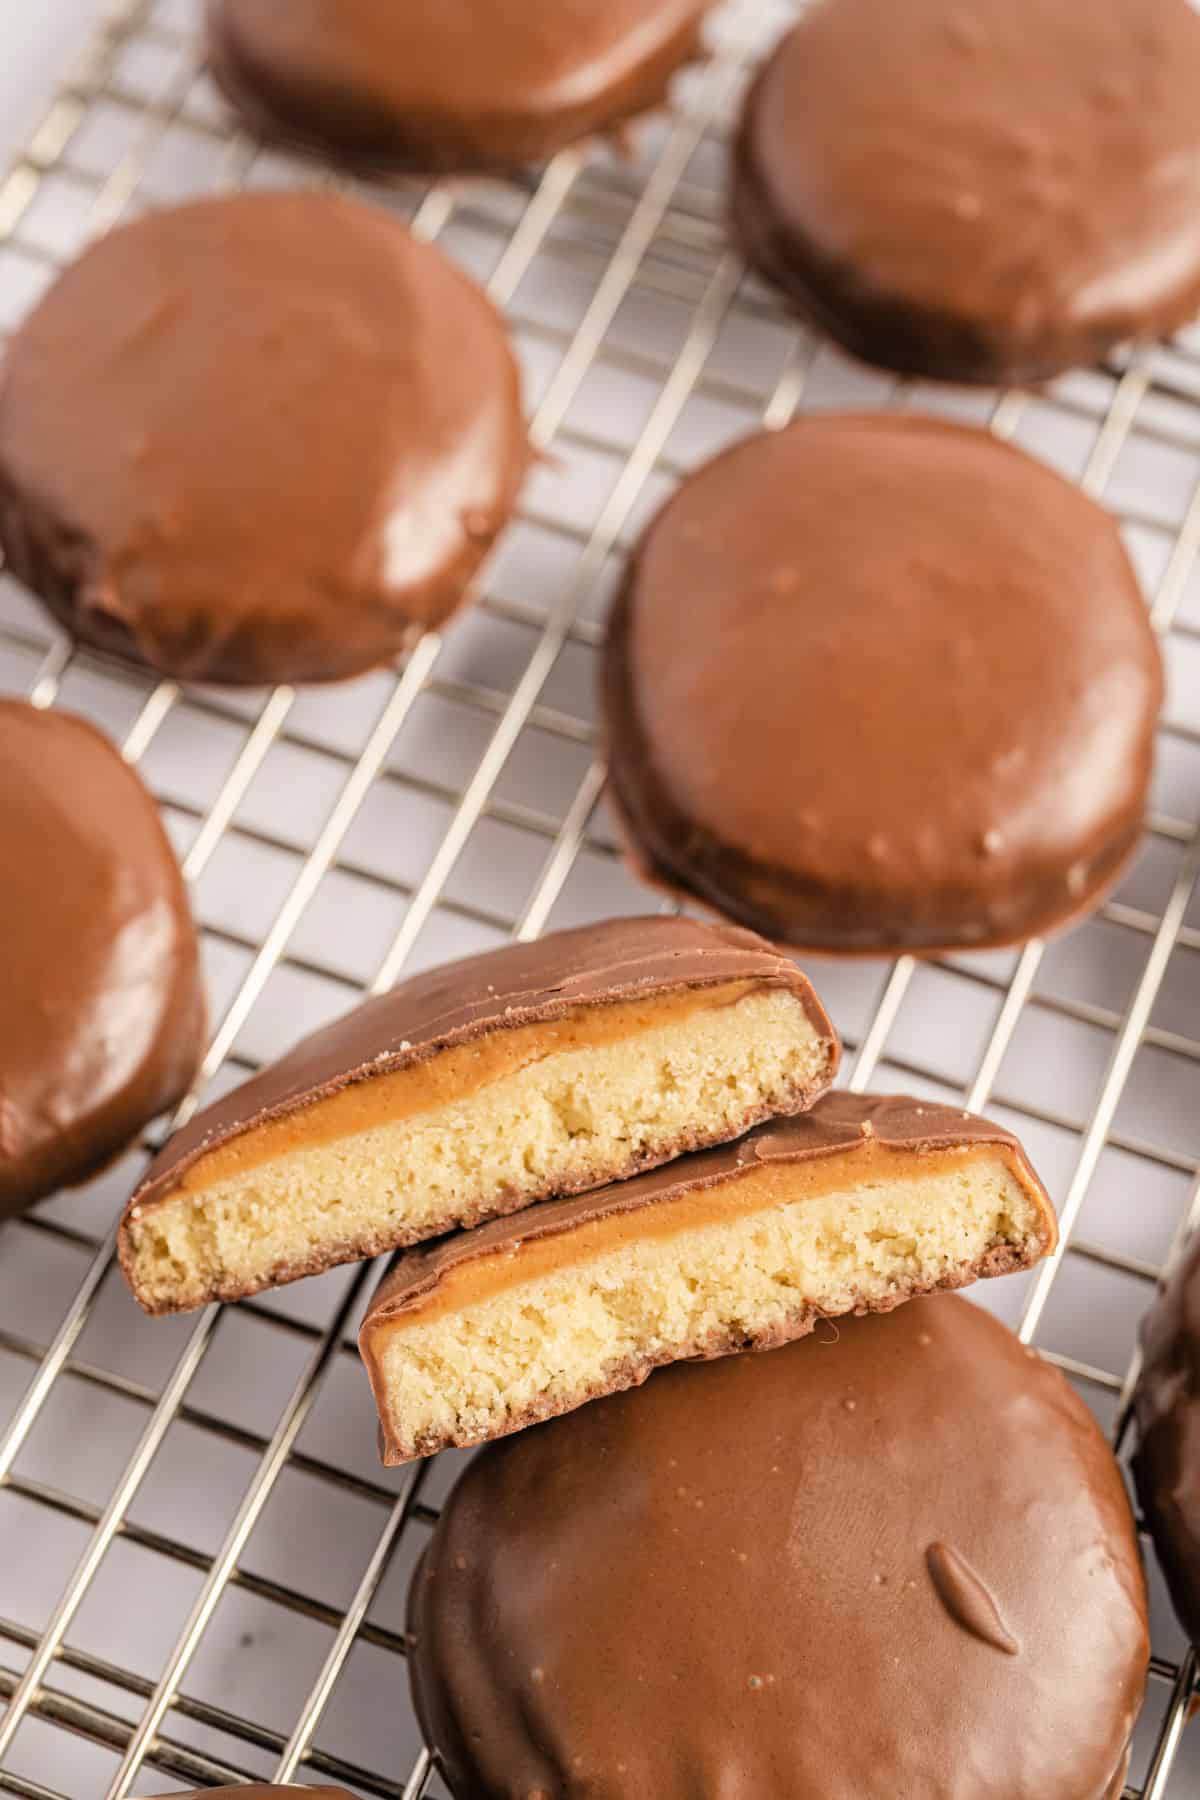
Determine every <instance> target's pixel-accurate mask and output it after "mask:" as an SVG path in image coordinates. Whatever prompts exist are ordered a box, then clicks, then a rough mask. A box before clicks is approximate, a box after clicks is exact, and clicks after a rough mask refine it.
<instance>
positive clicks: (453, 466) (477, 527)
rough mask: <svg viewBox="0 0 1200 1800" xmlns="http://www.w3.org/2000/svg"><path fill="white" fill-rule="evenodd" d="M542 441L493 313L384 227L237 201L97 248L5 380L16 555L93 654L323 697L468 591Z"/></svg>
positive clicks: (2, 522)
mask: <svg viewBox="0 0 1200 1800" xmlns="http://www.w3.org/2000/svg"><path fill="white" fill-rule="evenodd" d="M525 463H526V441H525V432H524V425H523V421H522V417H521V412H520V398H519V381H518V376H517V371H516V366H515V363H514V361H513V357H512V354H511V351H510V349H509V346H508V341H507V338H506V335H505V331H504V328H503V325H502V323H501V321H500V318H499V316H498V314H497V313H496V312H495V310H494V309H493V308H492V306H491V305H490V303H489V302H488V301H487V299H486V298H485V297H484V295H483V294H482V293H481V292H480V291H479V290H478V289H477V288H476V287H475V285H474V283H473V282H471V281H470V280H468V278H467V277H466V276H465V275H463V274H461V273H460V272H459V271H458V270H457V269H456V268H454V266H453V265H452V264H451V263H450V262H449V261H447V259H446V258H445V257H444V256H443V255H442V254H441V252H440V251H438V250H437V249H435V248H433V247H431V246H429V245H423V244H419V243H418V242H417V241H416V240H415V239H414V238H413V237H412V236H411V234H410V233H409V232H408V231H407V230H406V228H405V227H404V226H403V225H401V224H400V223H399V222H398V221H397V220H395V219H393V218H391V217H390V216H389V215H388V214H387V213H385V212H383V211H382V210H379V209H376V208H373V207H366V206H362V205H359V204H357V203H355V202H353V201H350V200H346V199H343V198H340V197H338V196H336V195H333V194H326V193H299V192H297V193H273V194H265V193H260V194H241V195H236V196H230V197H227V198H221V199H214V200H202V201H198V202H196V203H194V204H191V205H188V206H183V207H179V208H176V209H173V210H170V211H165V212H159V213H153V214H150V215H149V216H148V217H146V218H143V219H140V220H138V221H137V222H136V223H134V224H132V225H128V226H124V227H122V228H121V229H119V230H117V231H114V232H112V233H110V234H109V235H108V236H107V237H104V238H102V239H101V240H100V241H99V242H98V243H96V244H94V245H92V246H91V248H90V249H88V250H87V251H86V252H85V253H84V255H83V256H82V257H81V258H80V260H79V261H78V262H77V263H75V264H74V265H73V266H72V267H71V268H69V269H68V270H67V271H66V273H65V274H64V275H63V276H62V277H61V278H60V279H59V280H58V282H56V284H55V285H54V287H52V288H51V290H50V292H49V294H48V295H47V296H46V298H45V299H44V300H43V301H42V302H41V304H40V305H39V306H38V307H37V309H36V310H35V311H34V313H33V314H32V316H31V317H30V318H29V319H28V320H27V322H26V323H25V325H24V326H23V327H22V329H21V330H20V331H19V332H18V334H17V336H16V338H15V339H14V341H13V343H12V346H11V348H10V350H9V354H8V358H7V361H6V363H5V365H4V367H3V370H2V371H0V544H2V545H3V549H4V552H5V554H6V556H7V558H8V560H9V563H10V565H11V567H12V568H13V570H14V571H15V572H16V573H17V574H18V575H19V576H20V577H21V578H22V579H23V580H24V581H26V582H27V583H28V584H29V586H30V587H32V588H33V589H34V590H35V592H36V593H38V594H39V595H40V596H41V598H42V599H43V600H44V601H45V602H46V604H47V605H48V606H49V607H50V609H51V610H52V611H53V612H54V613H55V614H56V616H57V617H58V618H59V619H60V620H61V621H62V622H63V623H64V624H65V625H66V626H67V628H68V629H69V630H70V631H72V632H73V633H74V634H75V636H76V637H78V638H79V639H81V640H82V641H83V642H85V643H88V644H92V645H95V646H97V647H98V648H99V649H102V650H108V651H113V652H115V653H116V654H118V655H122V656H126V657H130V658H132V659H134V660H136V661H139V662H142V663H145V664H147V665H149V666H150V667H151V668H154V669H157V670H160V671H161V672H162V673H164V674H166V675H171V676H174V677H176V678H181V679H190V680H211V681H225V682H253V683H259V682H275V681H323V680H332V679H336V678H338V677H341V676H349V675H355V674H358V673H360V672H361V671H363V670H364V669H369V668H371V667H373V666H374V665H376V664H378V663H381V662H385V661H387V660H388V659H389V658H390V657H392V656H394V655H395V654H396V653H397V652H398V651H400V650H401V649H402V648H403V647H404V646H405V644H406V642H407V641H408V639H409V638H410V636H411V634H412V632H413V630H414V629H415V628H417V627H420V626H429V625H436V624H437V623H439V622H440V621H441V620H442V619H444V618H445V617H446V616H447V615H448V614H449V613H451V612H452V611H453V610H454V608H455V607H456V606H457V605H458V603H459V601H460V600H461V599H462V598H463V595H464V592H465V589H466V587H467V584H468V582H469V580H470V578H471V576H472V575H473V574H474V572H475V570H476V569H477V568H478V566H479V563H480V561H481V560H482V558H483V556H484V555H485V553H486V551H487V550H488V548H489V546H490V545H491V542H492V540H493V538H494V537H495V536H496V534H497V532H498V531H499V530H500V528H501V526H502V525H503V524H504V522H505V520H506V518H507V517H508V514H509V512H510V510H511V507H512V504H513V501H514V499H515V496H516V491H517V488H518V485H519V483H520V480H521V477H522V475H523V473H524V469H525Z"/></svg>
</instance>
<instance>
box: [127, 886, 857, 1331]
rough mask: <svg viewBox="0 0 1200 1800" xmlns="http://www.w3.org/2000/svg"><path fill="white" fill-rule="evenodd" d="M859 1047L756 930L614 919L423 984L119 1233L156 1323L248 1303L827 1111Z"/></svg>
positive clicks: (169, 1149) (274, 1085)
mask: <svg viewBox="0 0 1200 1800" xmlns="http://www.w3.org/2000/svg"><path fill="white" fill-rule="evenodd" d="M837 1059H838V1043H837V1037H836V1034H835V1033H834V1030H833V1027H832V1026H831V1025H830V1023H829V1020H828V1019H827V1018H826V1016H825V1013H824V1011H823V1010H822V1008H821V1006H820V1003H819V1002H818V1000H817V998H816V996H815V994H814V993H813V990H812V988H811V987H810V985H809V983H808V981H807V980H806V979H805V977H804V976H803V975H802V974H801V973H800V971H799V970H798V969H797V968H796V966H795V964H794V963H793V962H791V961H790V960H789V959H788V958H787V957H785V956H781V955H780V954H779V953H778V952H777V951H775V950H773V949H772V948H771V946H770V945H769V944H767V943H765V942H764V941H763V939H761V938H758V937H755V936H754V935H753V934H752V933H750V932H748V931H742V930H738V929H734V928H730V927H722V926H715V925H708V924H703V923H700V922H698V921H695V920H690V919H672V918H647V919H615V920H610V921H607V922H605V923H602V924H598V925H589V926H584V927H581V928H580V929H578V930H574V931H565V932H559V933H556V934H554V935H553V936H550V937H547V938H543V939H541V940H540V941H539V942H537V943H533V944H511V945H508V946H506V947H504V948H502V949H500V950H495V951H489V952H487V953H486V954H484V955H482V956H476V957H471V958H469V959H468V960H466V961H463V962H458V963H450V964H447V965H445V966H443V967H441V968H437V969H432V970H429V971H428V972H426V973H425V974H422V975H418V976H416V977H414V978H413V979H412V980H410V981H406V982H404V983H403V984H402V985H401V986H399V987H397V988H394V989H393V990H392V991H391V992H390V993H388V994H384V995H382V996H380V997H379V998H377V999H374V1000H369V1001H367V1002H366V1004H365V1005H363V1006H361V1007H359V1008H358V1009H357V1010H355V1011H354V1012H351V1013H349V1014H348V1015H347V1016H346V1017H345V1018H344V1019H341V1020H339V1021H338V1022H337V1023H335V1024H333V1025H331V1026H329V1027H327V1028H326V1029H325V1030H323V1031H320V1032H317V1033H316V1034H315V1035H314V1036H312V1037H310V1038H308V1039H306V1040H305V1041H304V1042H303V1043H301V1044H299V1045H298V1046H297V1047H296V1049H294V1050H293V1051H292V1052H291V1053H290V1054H289V1055H288V1056H286V1057H284V1059H283V1060H282V1061H281V1062H279V1063H276V1064H275V1065H274V1066H273V1067H272V1068H269V1069H266V1070H264V1071H263V1072H262V1073H261V1074H259V1075H257V1076H255V1077H254V1078H253V1079H252V1080H251V1081H249V1082H247V1083H246V1084H245V1085H244V1086H243V1087H240V1088H238V1089H236V1090H235V1091H234V1092H233V1093H231V1094H229V1095H227V1096H226V1097H225V1098H224V1099H221V1100H219V1101H217V1102H216V1104H215V1105H213V1106H211V1107H209V1108H208V1109H207V1111H205V1112H202V1113H199V1114H198V1115H197V1116H196V1117H195V1118H194V1119H193V1120H192V1121H191V1122H190V1123H189V1124H188V1125H187V1126H186V1127H185V1128H184V1129H183V1130H182V1131H181V1132H179V1133H178V1134H177V1135H176V1136H175V1137H174V1138H172V1139H171V1141H170V1142H169V1143H168V1144H167V1146H166V1147H165V1149H164V1150H163V1152H162V1153H161V1155H160V1156H159V1157H158V1158H157V1160H156V1161H155V1162H154V1163H153V1164H152V1166H151V1168H150V1169H149V1171H148V1172H147V1176H146V1179H145V1181H144V1182H143V1183H142V1185H141V1187H140V1188H139V1189H138V1191H137V1192H136V1193H135V1194H134V1196H133V1199H132V1200H131V1201H130V1203H129V1206H128V1208H127V1210H126V1214H125V1218H124V1220H123V1222H122V1226H121V1236H120V1251H121V1262H122V1266H123V1268H124V1270H125V1273H126V1276H127V1278H128V1280H129V1284H130V1286H131V1288H132V1289H133V1292H134V1294H135V1296H136V1298H137V1299H138V1300H139V1301H140V1303H141V1305H142V1306H143V1307H145V1308H146V1310H147V1311H148V1312H177V1311H181V1310H185V1309H187V1308H189V1307H194V1306H201V1305H203V1304H205V1303H206V1302H207V1301H210V1300H237V1299H242V1298H244V1297H245V1296H246V1295H248V1294H254V1293H258V1292H259V1291H260V1290H261V1289H263V1288H265V1287H270V1286H275V1285H278V1284H279V1283H281V1282H285V1281H294V1280H296V1279H298V1278H299V1277H300V1276H303V1275H312V1274H317V1273H319V1272H320V1271H321V1270H323V1269H327V1268H330V1267H332V1266H333V1265H334V1264H336V1263H343V1262H352V1261H355V1260H358V1259H360V1258H363V1257H368V1256H376V1255H378V1254H379V1253H380V1252H381V1251H384V1250H392V1249H396V1248H399V1247H400V1246H403V1245H408V1244H415V1243H420V1242H421V1241H423V1240H424V1239H426V1238H430V1237H436V1236H438V1235H439V1234H440V1233H443V1232H446V1231H449V1230H451V1229H453V1228H454V1227H456V1226H460V1225H474V1224H477V1223H479V1222H480V1221H481V1220H484V1219H489V1218H494V1217H496V1216H497V1215H499V1214H502V1213H509V1212H515V1211H516V1210H518V1209H519V1208H521V1207H524V1206H527V1205H529V1204H530V1203H531V1202H532V1201H536V1200H544V1199H546V1198H547V1197H548V1196H550V1195H552V1194H554V1195H557V1194H573V1193H577V1192H579V1191H581V1190H582V1189H585V1188H590V1187H596V1186H598V1185H602V1184H603V1183H605V1182H608V1181H615V1180H619V1179H621V1178H622V1177H625V1176H628V1175H632V1174H634V1173H636V1172H637V1171H638V1170H641V1169H647V1168H652V1167H654V1166H656V1165H657V1164H659V1163H662V1162H666V1161H668V1160H669V1159H670V1158H671V1157H675V1156H678V1155H680V1154H681V1153H682V1152H684V1151H687V1150H694V1149H697V1148H699V1147H701V1146H708V1145H712V1144H717V1143H722V1142H724V1141H726V1140H728V1139H730V1138H735V1137H737V1136H739V1135H740V1134H741V1133H743V1132H745V1131H748V1130H749V1129H750V1127H751V1126H754V1125H757V1124H759V1123H760V1122H761V1121H762V1120H763V1119H767V1118H772V1117H774V1116H775V1115H777V1114H787V1113H793V1112H798V1111H800V1110H802V1109H803V1108H805V1107H807V1106H810V1105H811V1104H812V1102H813V1101H814V1100H816V1099H817V1097H818V1096H819V1095H820V1094H821V1093H823V1092H824V1090H825V1089H826V1088H827V1087H828V1085H829V1083H830V1081H831V1080H832V1079H833V1075H834V1073H835V1071H836V1067H837Z"/></svg>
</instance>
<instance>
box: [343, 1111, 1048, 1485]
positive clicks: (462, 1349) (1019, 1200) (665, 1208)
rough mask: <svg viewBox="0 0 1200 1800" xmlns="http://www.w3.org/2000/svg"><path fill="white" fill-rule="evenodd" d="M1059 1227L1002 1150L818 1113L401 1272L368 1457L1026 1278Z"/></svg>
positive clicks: (952, 1119) (969, 1138) (970, 1128)
mask: <svg viewBox="0 0 1200 1800" xmlns="http://www.w3.org/2000/svg"><path fill="white" fill-rule="evenodd" d="M1055 1240H1056V1225H1055V1219H1054V1212H1053V1209H1052V1207H1051V1205H1050V1201H1049V1199H1048V1197H1047V1195H1046V1192H1045V1189H1044V1188H1043V1187H1042V1185H1041V1183H1040V1182H1039V1180H1038V1178H1037V1176H1036V1175H1035V1174H1034V1172H1033V1170H1032V1169H1031V1168H1030V1166H1029V1163H1028V1162H1027V1160H1026V1158H1025V1155H1024V1153H1023V1151H1022V1149H1021V1146H1020V1144H1019V1143H1018V1142H1017V1140H1016V1138H1014V1137H1012V1136H1011V1135H1010V1134H1009V1133H1008V1132H1006V1131H1004V1130H1002V1129H1001V1128H1000V1127H999V1126H995V1125H991V1124H988V1123H987V1122H986V1121H985V1120H983V1119H978V1118H975V1117H974V1116H973V1115H972V1114H970V1113H965V1112H962V1111H960V1110H958V1109H957V1108H952V1107H946V1106H933V1105H929V1104H923V1103H922V1102H920V1101H916V1100H907V1099H879V1098H872V1097H864V1096H862V1095H857V1094H827V1095H826V1096H825V1098H824V1099H823V1100H821V1101H819V1102H818V1104H817V1105H816V1106H815V1107H814V1108H813V1110H812V1112H810V1113H808V1114H806V1115H804V1116H803V1117H800V1118H793V1119H786V1120H777V1121H775V1122H774V1123H772V1124H769V1125H764V1126H762V1127H760V1128H759V1129H758V1130H757V1131H754V1132H752V1133H751V1134H750V1135H749V1136H748V1137H747V1138H745V1139H743V1140H742V1142H741V1143H737V1144H730V1145H727V1146H725V1147H724V1148H721V1149H717V1150H709V1151H707V1152H705V1153H703V1154H701V1155H698V1156H689V1157H686V1158H684V1159H683V1160H682V1161H680V1162H676V1163H673V1164H671V1165H670V1167H668V1168H665V1169H659V1170H657V1171H655V1172H654V1173H653V1174H649V1175H644V1176H641V1177H640V1178H639V1179H637V1180H635V1181H627V1182H619V1183H615V1184H614V1185H613V1186H611V1187H606V1188H604V1189H603V1190H602V1191H601V1192H599V1193H593V1194H584V1195H580V1196H579V1197H578V1198H576V1199H572V1200H563V1201H560V1202H558V1203H557V1204H553V1205H550V1206H541V1207H538V1208H537V1209H536V1210H535V1211H533V1212H529V1213H526V1214H524V1215H523V1216H522V1217H521V1218H520V1219H516V1220H511V1221H503V1222H497V1223H495V1224H492V1225H490V1226H487V1227H485V1228H484V1229H483V1230H481V1231H471V1232H463V1233H460V1234H458V1235H457V1236H455V1237H452V1238H450V1239H449V1240H448V1241H447V1242H446V1243H444V1244H438V1245H434V1246H433V1247H432V1248H430V1249H428V1250H423V1251H421V1250H419V1251H414V1252H413V1253H412V1254H410V1255H408V1256H405V1257H402V1258H401V1260H400V1262H399V1263H398V1265H397V1267H396V1268H395V1270H394V1271H393V1273H392V1274H391V1275H390V1276H389V1277H388V1279H387V1280H386V1281H385V1282H384V1283H383V1284H382V1286H381V1287H380V1289H379V1292H378V1293H377V1295H376V1296H375V1299H374V1301H373V1302H372V1305H371V1307H370V1310H369V1311H368V1313H367V1316H366V1319H365V1320H364V1322H363V1328H362V1332H361V1335H360V1338H359V1348H360V1349H361V1351H362V1355H363V1361H364V1362H365V1363H366V1366H367V1372H368V1374H369V1376H370V1380H371V1385H372V1388H373V1390H374V1393H375V1400H376V1404H377V1405H378V1407H379V1416H380V1421H381V1423H382V1427H383V1439H382V1444H383V1458H384V1461H385V1462H387V1463H400V1462H406V1461H407V1460H408V1459H409V1458H410V1457H414V1456H424V1455H429V1454H431V1453H432V1452H433V1451H435V1450H441V1449H443V1448H445V1447H446V1446H447V1445H450V1444H457V1445H466V1444H474V1443H480V1442H482V1441H484V1440H486V1439H489V1438H495V1437H502V1436H504V1435H505V1434H506V1433H507V1432H510V1431H517V1430H519V1429H521V1427H522V1426H525V1425H530V1424H533V1423H534V1422H535V1421H536V1420H539V1419H547V1418H551V1417H553V1416H555V1415H556V1414H559V1413H565V1412H570V1411H571V1410H572V1409H573V1408H574V1407H576V1406H579V1405H581V1404H582V1403H583V1402H584V1401H585V1400H591V1399H595V1398H596V1397H597V1396H598V1395H600V1394H609V1393H614V1392H616V1391H617V1390H619V1389H621V1388H627V1387H632V1386H635V1385H636V1384H637V1383H638V1382H641V1381H644V1380H645V1378H646V1376H647V1375H649V1374H650V1372H651V1370H653V1369H655V1368H656V1367H658V1366H659V1365H660V1364H662V1363H669V1362H675V1361H677V1360H679V1359H681V1358H684V1357H697V1356H699V1357H712V1356H723V1355H726V1354H728V1353H729V1352H730V1351H734V1350H744V1349H758V1350H765V1349H770V1348H772V1347H773V1346H774V1345H776V1344H782V1343H786V1342H787V1341H788V1340H789V1339H791V1338H797V1337H802V1336H803V1335H804V1334H805V1333H806V1332H808V1331H811V1330H812V1328H813V1326H814V1325H815V1324H816V1322H817V1320H818V1319H820V1318H834V1317H837V1316H838V1315H840V1314H845V1313H862V1312H888V1311H890V1310H891V1309H892V1308H893V1307H895V1306H898V1305H899V1304H900V1303H901V1302H902V1301H904V1300H908V1299H911V1298H912V1297H913V1296H914V1295H916V1294H926V1293H930V1292H932V1291H933V1290H934V1289H937V1288H957V1287H963V1286H965V1285H966V1284H967V1283H968V1282H971V1281H974V1280H976V1279H977V1278H978V1277H980V1276H988V1275H1005V1274H1008V1273H1009V1272H1010V1271H1012V1270H1015V1269H1025V1268H1029V1267H1030V1266H1031V1265H1032V1264H1033V1263H1036V1262H1037V1261H1038V1260H1039V1259H1040V1258H1041V1257H1042V1256H1044V1255H1045V1254H1046V1253H1047V1251H1049V1250H1051V1249H1052V1248H1053V1246H1054V1243H1055Z"/></svg>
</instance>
